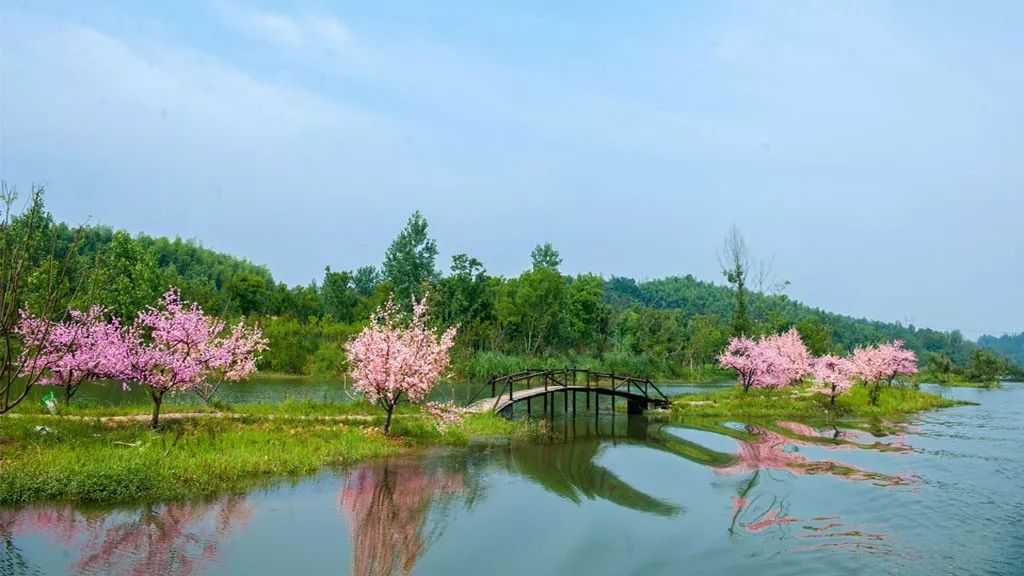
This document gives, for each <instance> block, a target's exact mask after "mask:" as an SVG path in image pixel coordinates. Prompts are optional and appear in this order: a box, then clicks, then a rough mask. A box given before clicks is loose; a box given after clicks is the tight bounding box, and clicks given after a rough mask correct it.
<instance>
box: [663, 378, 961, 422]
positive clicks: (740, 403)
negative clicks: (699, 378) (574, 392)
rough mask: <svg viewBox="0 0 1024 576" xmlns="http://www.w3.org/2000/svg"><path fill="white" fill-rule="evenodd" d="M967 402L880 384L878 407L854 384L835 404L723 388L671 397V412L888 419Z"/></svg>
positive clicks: (795, 391) (801, 391)
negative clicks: (832, 405) (881, 386)
mask: <svg viewBox="0 0 1024 576" xmlns="http://www.w3.org/2000/svg"><path fill="white" fill-rule="evenodd" d="M962 404H969V403H968V402H960V401H956V400H950V399H948V398H944V397H942V396H940V395H938V394H932V393H930V392H924V391H921V390H917V389H915V388H910V387H883V388H882V390H881V393H880V396H879V400H878V406H872V405H871V404H870V403H869V401H868V390H867V388H865V387H864V386H855V387H854V388H853V390H851V391H850V392H849V393H847V394H843V395H842V396H840V397H839V398H837V399H836V405H835V407H831V406H829V401H828V398H827V397H825V396H823V395H821V394H809V393H808V392H807V388H806V387H803V386H801V387H792V388H786V389H782V390H757V389H751V390H750V391H749V392H746V393H744V392H743V390H741V389H740V388H738V387H736V388H726V389H722V390H718V391H714V392H705V393H702V394H687V395H684V396H679V397H677V398H674V399H673V403H672V412H673V414H674V415H682V416H686V417H690V416H693V417H702V418H704V417H708V418H745V419H755V420H773V419H779V418H794V419H822V418H835V417H843V418H849V417H855V418H860V417H865V418H890V417H894V416H901V415H907V414H915V413H918V412H923V411H926V410H934V409H936V408H947V407H950V406H957V405H962Z"/></svg>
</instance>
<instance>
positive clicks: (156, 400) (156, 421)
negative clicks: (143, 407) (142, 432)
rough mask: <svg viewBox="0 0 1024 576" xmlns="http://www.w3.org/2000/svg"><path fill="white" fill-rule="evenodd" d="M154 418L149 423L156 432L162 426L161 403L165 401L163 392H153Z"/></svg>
mask: <svg viewBox="0 0 1024 576" xmlns="http://www.w3.org/2000/svg"><path fill="white" fill-rule="evenodd" d="M151 395H152V396H153V418H152V419H151V420H150V421H149V427H150V428H152V429H154V430H156V428H157V427H158V426H159V425H160V402H162V401H163V399H164V393H163V392H159V393H157V392H153V393H152V394H151Z"/></svg>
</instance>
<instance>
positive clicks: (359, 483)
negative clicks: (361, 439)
mask: <svg viewBox="0 0 1024 576" xmlns="http://www.w3.org/2000/svg"><path fill="white" fill-rule="evenodd" d="M465 490H466V483H465V480H464V476H463V474H462V473H461V472H453V471H449V470H445V469H444V468H443V467H441V466H439V465H431V463H429V462H428V461H426V460H425V459H423V458H415V457H402V458H392V459H389V460H387V461H385V462H383V463H371V464H364V465H363V466H360V467H359V468H358V469H356V470H355V472H353V473H352V474H351V475H350V476H349V477H348V479H347V480H346V481H345V483H344V485H343V486H342V488H341V491H340V492H339V494H338V506H339V508H340V509H341V510H342V511H343V512H344V513H345V514H346V516H347V517H348V522H349V531H350V533H351V537H352V548H353V552H352V570H351V574H353V575H355V576H384V575H389V574H411V573H412V572H413V569H414V568H415V566H416V562H417V561H418V560H419V558H420V557H421V556H422V555H423V553H424V552H426V550H427V548H428V547H429V545H430V544H431V542H432V541H433V538H436V537H437V536H438V535H439V534H440V529H441V527H437V528H436V529H435V531H434V532H430V531H428V530H427V519H428V515H429V513H430V511H431V510H432V509H434V508H436V507H441V506H444V505H446V504H448V503H450V502H451V501H452V499H453V497H454V496H456V495H458V494H461V493H463V492H464V491H465Z"/></svg>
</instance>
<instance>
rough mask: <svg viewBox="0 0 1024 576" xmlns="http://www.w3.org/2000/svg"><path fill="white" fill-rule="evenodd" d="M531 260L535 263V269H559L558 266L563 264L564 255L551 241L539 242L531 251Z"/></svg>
mask: <svg viewBox="0 0 1024 576" xmlns="http://www.w3.org/2000/svg"><path fill="white" fill-rule="evenodd" d="M530 261H531V262H532V263H533V269H534V270H540V269H542V268H546V269H548V270H555V271H557V270H558V267H559V266H561V265H562V256H561V254H559V253H558V250H555V247H554V246H552V245H551V243H550V242H545V243H543V244H537V246H536V247H535V248H534V249H533V251H532V252H530Z"/></svg>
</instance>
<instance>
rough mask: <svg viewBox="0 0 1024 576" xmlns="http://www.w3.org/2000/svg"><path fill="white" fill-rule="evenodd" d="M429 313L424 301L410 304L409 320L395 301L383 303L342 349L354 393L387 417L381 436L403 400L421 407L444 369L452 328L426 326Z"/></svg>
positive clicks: (450, 342) (385, 431)
mask: <svg viewBox="0 0 1024 576" xmlns="http://www.w3.org/2000/svg"><path fill="white" fill-rule="evenodd" d="M428 312H429V309H428V306H427V298H426V297H424V298H422V299H421V300H419V301H418V302H417V301H415V300H414V301H413V307H412V314H411V315H403V314H401V313H400V312H399V310H398V307H397V306H395V303H394V301H388V302H387V304H385V305H384V306H382V307H381V308H379V309H378V310H377V311H376V312H374V314H373V316H372V317H371V318H370V324H369V326H367V327H366V328H364V329H363V331H362V332H360V333H359V334H358V335H357V336H356V337H355V338H353V339H352V340H351V341H350V342H349V343H348V344H347V345H346V346H345V349H346V351H347V353H348V362H349V366H350V368H349V370H350V373H351V375H352V380H353V387H354V388H355V389H356V390H358V391H359V392H362V393H363V395H365V396H366V399H367V400H369V401H370V402H375V403H378V404H380V405H381V406H382V407H383V408H384V410H385V412H386V413H387V416H386V418H385V420H384V433H385V434H387V433H388V432H389V430H390V429H391V417H392V414H393V413H394V410H395V407H396V406H397V405H398V403H399V402H400V401H401V400H402V398H403V397H404V398H406V399H407V400H408V401H409V402H412V403H419V402H421V401H422V400H424V399H425V398H426V396H427V394H428V393H429V392H430V390H431V388H433V387H434V385H435V384H437V382H438V380H440V378H441V377H442V376H443V375H444V373H445V370H446V369H447V368H448V351H449V350H450V349H451V347H452V345H453V344H454V343H455V333H456V327H454V326H453V327H451V328H448V329H447V330H444V331H443V332H442V331H437V330H432V329H431V328H429V327H428V326H427V314H428Z"/></svg>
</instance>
